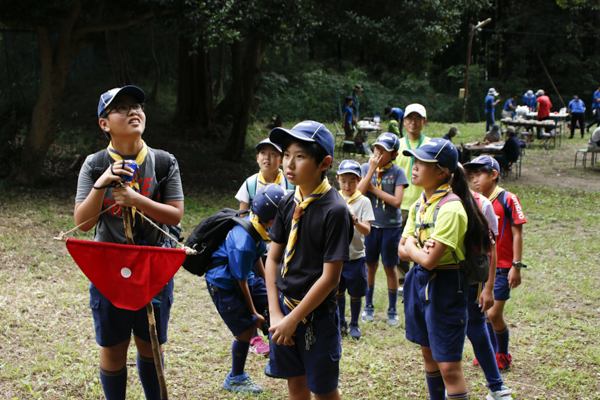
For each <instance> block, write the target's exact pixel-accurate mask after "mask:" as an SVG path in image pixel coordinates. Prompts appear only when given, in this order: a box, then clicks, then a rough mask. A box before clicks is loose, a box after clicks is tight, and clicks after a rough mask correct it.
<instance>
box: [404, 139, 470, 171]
mask: <svg viewBox="0 0 600 400" xmlns="http://www.w3.org/2000/svg"><path fill="white" fill-rule="evenodd" d="M402 154H403V155H405V156H408V157H415V158H416V159H418V160H421V161H423V162H427V163H438V164H439V165H440V166H441V167H444V168H448V169H449V170H450V172H454V171H456V168H458V151H457V150H456V147H454V145H453V144H452V142H450V141H449V140H446V139H442V138H433V139H431V140H429V141H428V142H425V143H423V144H422V145H421V147H419V148H418V149H413V150H404V151H402Z"/></svg>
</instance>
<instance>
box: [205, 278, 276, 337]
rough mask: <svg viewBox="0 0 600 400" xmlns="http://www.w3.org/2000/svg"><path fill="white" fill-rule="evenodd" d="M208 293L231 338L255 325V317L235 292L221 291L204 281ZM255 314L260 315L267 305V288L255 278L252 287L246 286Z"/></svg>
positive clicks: (261, 280)
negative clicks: (231, 335)
mask: <svg viewBox="0 0 600 400" xmlns="http://www.w3.org/2000/svg"><path fill="white" fill-rule="evenodd" d="M206 286H207V287H208V292H209V293H210V297H211V298H212V301H213V303H214V304H215V307H217V311H218V312H219V315H220V316H221V318H222V319H223V321H224V322H225V325H227V327H228V328H229V330H230V331H231V333H232V334H233V336H238V335H241V334H242V333H244V332H246V331H247V330H248V329H250V328H252V327H253V326H254V324H256V320H257V319H258V318H256V315H254V314H252V313H251V312H250V309H249V308H248V307H247V306H246V303H245V301H244V300H243V299H242V298H241V297H240V295H239V294H238V293H237V292H236V291H235V290H226V289H221V288H219V287H217V286H215V285H212V284H210V283H208V281H206ZM248 289H250V296H252V302H253V303H254V308H255V309H256V312H258V313H259V314H262V313H263V312H264V311H265V310H266V308H267V305H268V301H267V288H266V287H265V281H263V279H262V278H260V277H258V276H255V277H254V279H253V280H252V285H251V286H248Z"/></svg>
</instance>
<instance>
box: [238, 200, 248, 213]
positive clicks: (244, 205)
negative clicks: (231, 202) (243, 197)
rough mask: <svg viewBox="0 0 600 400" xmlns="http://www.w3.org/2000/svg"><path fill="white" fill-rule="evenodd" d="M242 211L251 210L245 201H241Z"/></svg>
mask: <svg viewBox="0 0 600 400" xmlns="http://www.w3.org/2000/svg"><path fill="white" fill-rule="evenodd" d="M239 209H240V211H242V210H249V209H250V205H249V204H248V203H246V202H245V201H240V208H239Z"/></svg>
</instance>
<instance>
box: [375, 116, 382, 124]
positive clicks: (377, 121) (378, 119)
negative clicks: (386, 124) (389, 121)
mask: <svg viewBox="0 0 600 400" xmlns="http://www.w3.org/2000/svg"><path fill="white" fill-rule="evenodd" d="M373 122H375V124H376V125H379V124H380V123H381V119H380V118H379V115H376V116H374V117H373Z"/></svg>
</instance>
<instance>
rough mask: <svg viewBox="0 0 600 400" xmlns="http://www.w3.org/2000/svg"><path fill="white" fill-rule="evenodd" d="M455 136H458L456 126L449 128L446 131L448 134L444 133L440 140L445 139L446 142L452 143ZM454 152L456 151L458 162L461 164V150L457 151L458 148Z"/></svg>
mask: <svg viewBox="0 0 600 400" xmlns="http://www.w3.org/2000/svg"><path fill="white" fill-rule="evenodd" d="M456 135H460V132H459V131H458V128H457V127H456V126H451V127H450V129H448V133H446V134H445V135H444V136H442V139H446V140H448V141H450V142H452V138H453V137H455V136H456ZM456 151H458V162H460V163H462V160H463V153H462V150H461V149H459V148H458V147H456Z"/></svg>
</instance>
